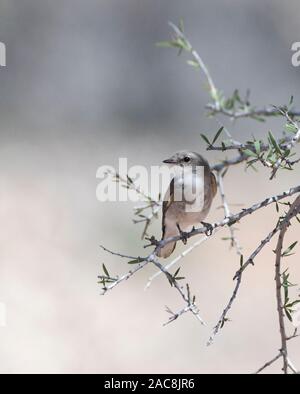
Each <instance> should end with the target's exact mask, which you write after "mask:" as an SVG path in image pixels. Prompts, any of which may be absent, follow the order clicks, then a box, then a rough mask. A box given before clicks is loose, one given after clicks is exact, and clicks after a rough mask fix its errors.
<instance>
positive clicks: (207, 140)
mask: <svg viewBox="0 0 300 394" xmlns="http://www.w3.org/2000/svg"><path fill="white" fill-rule="evenodd" d="M200 135H201V137H202V139H203V140H204V141H205V142H206V143H207V145H209V146H211V143H210V142H209V139H208V138H207V137H206V135H204V134H200Z"/></svg>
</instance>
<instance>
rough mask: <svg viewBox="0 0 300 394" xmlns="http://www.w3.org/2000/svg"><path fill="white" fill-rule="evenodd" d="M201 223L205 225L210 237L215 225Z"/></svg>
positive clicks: (206, 232) (206, 233)
mask: <svg viewBox="0 0 300 394" xmlns="http://www.w3.org/2000/svg"><path fill="white" fill-rule="evenodd" d="M201 224H202V225H203V226H204V227H205V235H206V236H207V237H210V236H211V235H212V233H213V231H214V228H213V226H212V225H211V224H210V223H206V222H201Z"/></svg>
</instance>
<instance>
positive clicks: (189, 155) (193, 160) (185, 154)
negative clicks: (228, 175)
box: [163, 150, 208, 167]
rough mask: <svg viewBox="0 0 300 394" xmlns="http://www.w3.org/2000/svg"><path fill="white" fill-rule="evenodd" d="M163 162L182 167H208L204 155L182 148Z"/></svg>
mask: <svg viewBox="0 0 300 394" xmlns="http://www.w3.org/2000/svg"><path fill="white" fill-rule="evenodd" d="M163 163H165V164H171V165H173V166H176V165H177V166H181V167H188V166H192V167H196V166H204V167H208V162H207V161H206V160H205V159H204V157H202V156H201V155H199V153H196V152H191V151H188V150H182V151H179V152H176V153H174V154H173V155H172V156H171V157H170V158H169V159H166V160H164V161H163Z"/></svg>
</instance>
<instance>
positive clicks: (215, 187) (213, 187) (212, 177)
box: [210, 172, 218, 197]
mask: <svg viewBox="0 0 300 394" xmlns="http://www.w3.org/2000/svg"><path fill="white" fill-rule="evenodd" d="M210 182H211V190H212V194H213V197H215V195H216V194H217V191H218V185H217V180H216V177H215V175H214V173H213V172H211V173H210Z"/></svg>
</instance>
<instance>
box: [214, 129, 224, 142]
mask: <svg viewBox="0 0 300 394" xmlns="http://www.w3.org/2000/svg"><path fill="white" fill-rule="evenodd" d="M223 130H224V127H223V126H222V127H221V128H220V129H219V130H218V131H217V134H216V135H215V137H214V139H213V142H212V143H211V144H212V145H214V143H215V142H216V141H217V139H218V138H219V137H220V135H221V133H222V131H223Z"/></svg>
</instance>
